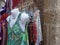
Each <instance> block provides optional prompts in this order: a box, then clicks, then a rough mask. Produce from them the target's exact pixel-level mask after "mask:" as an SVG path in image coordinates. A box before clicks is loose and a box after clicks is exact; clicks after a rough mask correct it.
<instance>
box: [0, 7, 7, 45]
mask: <svg viewBox="0 0 60 45" xmlns="http://www.w3.org/2000/svg"><path fill="white" fill-rule="evenodd" d="M2 9H3V10H2V11H1V12H0V17H1V19H0V28H1V29H0V31H1V32H0V35H1V37H2V40H1V42H0V45H6V42H7V21H6V18H7V16H8V15H7V14H6V9H5V7H2Z"/></svg>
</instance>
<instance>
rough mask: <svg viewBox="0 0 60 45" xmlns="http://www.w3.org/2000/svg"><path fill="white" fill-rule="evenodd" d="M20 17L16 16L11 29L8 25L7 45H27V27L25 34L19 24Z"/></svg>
mask: <svg viewBox="0 0 60 45" xmlns="http://www.w3.org/2000/svg"><path fill="white" fill-rule="evenodd" d="M20 15H21V14H20ZM20 15H19V16H18V20H17V21H16V22H15V24H14V25H13V27H12V28H11V27H10V25H8V42H7V45H29V42H28V33H27V25H26V29H25V32H23V31H22V29H21V27H20V24H19V18H20ZM9 22H10V21H9Z"/></svg>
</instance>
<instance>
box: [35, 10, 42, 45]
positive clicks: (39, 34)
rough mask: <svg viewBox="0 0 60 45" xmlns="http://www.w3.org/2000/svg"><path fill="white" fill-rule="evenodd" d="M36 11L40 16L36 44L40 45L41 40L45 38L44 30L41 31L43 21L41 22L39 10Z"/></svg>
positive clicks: (37, 19)
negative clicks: (43, 35) (43, 36)
mask: <svg viewBox="0 0 60 45" xmlns="http://www.w3.org/2000/svg"><path fill="white" fill-rule="evenodd" d="M36 13H38V16H37V18H36V24H37V41H36V45H39V44H40V42H41V41H42V40H43V39H42V31H41V22H40V16H39V15H40V14H39V10H38V11H37V12H36Z"/></svg>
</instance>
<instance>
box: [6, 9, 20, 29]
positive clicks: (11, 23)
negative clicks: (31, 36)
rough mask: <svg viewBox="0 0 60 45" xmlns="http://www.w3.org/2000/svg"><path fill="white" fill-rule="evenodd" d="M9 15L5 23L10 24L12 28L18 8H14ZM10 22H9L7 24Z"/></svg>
mask: <svg viewBox="0 0 60 45" xmlns="http://www.w3.org/2000/svg"><path fill="white" fill-rule="evenodd" d="M11 14H12V15H10V16H8V17H7V21H8V23H9V24H10V27H11V28H12V27H13V25H14V24H15V22H16V20H17V18H18V16H19V14H20V12H19V10H18V8H15V9H13V10H12V11H11ZM9 21H10V22H9Z"/></svg>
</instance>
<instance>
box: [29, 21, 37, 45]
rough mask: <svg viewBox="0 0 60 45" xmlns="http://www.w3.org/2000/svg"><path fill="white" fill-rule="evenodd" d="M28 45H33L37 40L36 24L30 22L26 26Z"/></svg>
mask: <svg viewBox="0 0 60 45" xmlns="http://www.w3.org/2000/svg"><path fill="white" fill-rule="evenodd" d="M28 35H29V45H35V43H36V40H37V29H36V22H30V23H29V26H28Z"/></svg>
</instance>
